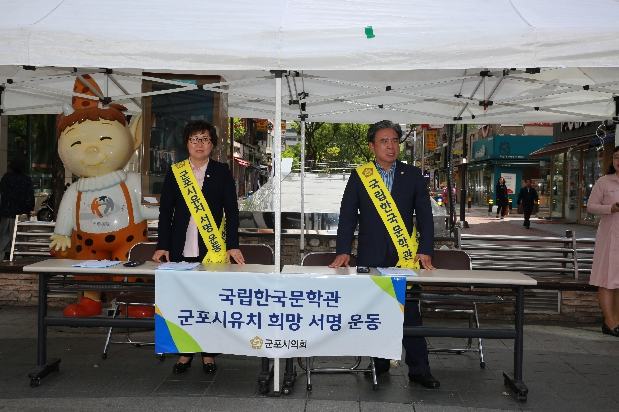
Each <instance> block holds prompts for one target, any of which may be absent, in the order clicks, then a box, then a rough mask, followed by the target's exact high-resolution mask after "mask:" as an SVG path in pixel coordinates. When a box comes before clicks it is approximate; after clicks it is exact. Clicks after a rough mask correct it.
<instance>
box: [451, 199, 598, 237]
mask: <svg viewBox="0 0 619 412" xmlns="http://www.w3.org/2000/svg"><path fill="white" fill-rule="evenodd" d="M455 210H456V221H459V220H460V205H459V204H456V205H455ZM514 210H515V209H514ZM465 221H466V222H467V223H468V224H469V228H465V229H464V230H463V233H469V234H474V235H514V236H565V232H566V231H567V230H571V231H574V232H575V233H576V237H577V238H595V234H596V232H597V227H596V226H589V225H584V224H579V223H576V222H572V221H567V220H565V219H556V218H553V219H540V218H537V217H532V218H531V220H530V222H531V227H530V229H525V228H524V227H523V223H524V215H522V214H515V213H511V214H510V215H509V216H507V217H505V218H504V219H497V218H496V214H494V213H488V208H487V207H486V208H482V207H480V206H474V207H472V208H471V209H470V210H469V209H468V208H467V209H466V211H465Z"/></svg>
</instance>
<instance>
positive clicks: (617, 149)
mask: <svg viewBox="0 0 619 412" xmlns="http://www.w3.org/2000/svg"><path fill="white" fill-rule="evenodd" d="M617 152H619V146H615V148H614V149H613V153H617ZM614 173H617V171H616V170H615V165H614V163H613V161H612V160H611V161H610V165H608V170H607V171H606V174H607V175H612V174H614Z"/></svg>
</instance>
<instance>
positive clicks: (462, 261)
mask: <svg viewBox="0 0 619 412" xmlns="http://www.w3.org/2000/svg"><path fill="white" fill-rule="evenodd" d="M432 264H433V265H434V267H435V268H437V269H450V270H471V269H472V265H471V257H470V256H469V255H468V254H467V253H466V252H465V251H463V250H460V249H435V250H434V257H433V258H432ZM471 290H473V287H471ZM420 299H421V309H422V310H423V311H426V312H442V313H466V314H468V315H469V328H473V327H476V328H477V329H479V316H478V313H477V304H476V303H475V302H469V301H433V300H432V299H431V298H428V295H424V294H422V295H421V298H420ZM472 346H473V338H469V339H468V343H467V345H466V346H465V347H464V348H436V349H428V352H429V353H437V352H447V353H457V354H462V353H464V352H477V356H478V357H479V366H480V367H481V368H485V367H486V362H484V349H483V345H482V340H481V338H477V348H473V347H472Z"/></svg>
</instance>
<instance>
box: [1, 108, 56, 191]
mask: <svg viewBox="0 0 619 412" xmlns="http://www.w3.org/2000/svg"><path fill="white" fill-rule="evenodd" d="M56 150H57V146H56V115H49V114H32V115H20V116H9V117H8V137H7V159H6V160H7V164H9V163H10V162H11V160H13V158H14V157H17V156H24V157H25V158H26V159H28V164H29V170H28V172H27V173H28V174H29V175H30V177H31V179H32V185H33V186H34V192H35V193H51V191H52V165H53V162H54V158H55V153H56Z"/></svg>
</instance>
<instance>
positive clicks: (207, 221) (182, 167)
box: [172, 160, 227, 263]
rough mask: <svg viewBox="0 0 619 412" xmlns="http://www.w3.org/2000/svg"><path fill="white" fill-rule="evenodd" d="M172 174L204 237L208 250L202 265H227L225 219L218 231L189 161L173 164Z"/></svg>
mask: <svg viewBox="0 0 619 412" xmlns="http://www.w3.org/2000/svg"><path fill="white" fill-rule="evenodd" d="M172 172H173V173H174V177H175V178H176V183H177V184H178V187H179V188H180V189H181V193H182V194H183V198H184V199H185V203H187V207H188V208H189V211H190V212H191V216H192V217H193V220H194V221H195V222H196V225H197V226H198V231H199V232H200V236H202V240H204V243H205V244H206V246H207V248H208V251H207V253H206V256H204V260H202V263H225V262H226V257H227V254H226V232H225V230H224V228H225V219H222V221H221V227H220V228H219V229H218V228H217V224H216V222H215V219H213V214H212V213H211V209H210V208H209V207H208V203H206V199H205V198H204V194H203V193H202V190H201V188H200V186H198V181H197V180H196V177H195V176H194V175H193V171H192V170H191V166H190V164H189V160H183V161H182V162H178V163H175V164H173V165H172Z"/></svg>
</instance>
